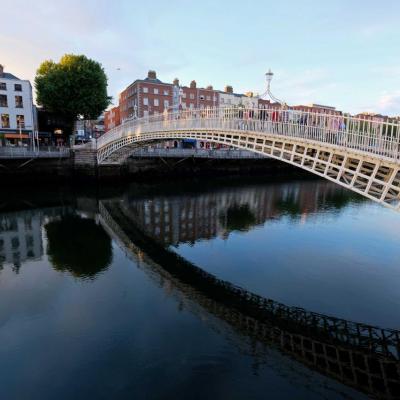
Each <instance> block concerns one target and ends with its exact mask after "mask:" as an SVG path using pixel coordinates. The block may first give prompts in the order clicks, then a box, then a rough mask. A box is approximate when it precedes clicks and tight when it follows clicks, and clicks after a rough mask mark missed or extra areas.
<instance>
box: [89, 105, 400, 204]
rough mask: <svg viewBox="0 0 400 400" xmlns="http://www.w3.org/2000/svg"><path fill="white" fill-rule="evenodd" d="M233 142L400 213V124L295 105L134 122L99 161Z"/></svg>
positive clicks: (102, 145) (105, 146)
mask: <svg viewBox="0 0 400 400" xmlns="http://www.w3.org/2000/svg"><path fill="white" fill-rule="evenodd" d="M174 139H196V140H201V141H208V142H213V143H218V144H225V145H229V146H232V147H235V148H238V149H242V150H248V151H252V152H254V153H257V154H261V155H263V156H267V157H271V158H274V159H276V160H280V161H283V162H285V163H288V164H291V165H294V166H296V167H299V168H301V169H304V170H306V171H309V172H311V173H313V174H315V175H318V176H321V177H323V178H325V179H328V180H330V181H332V182H335V183H337V184H339V185H341V186H344V187H346V188H348V189H350V190H353V191H354V192H357V193H359V194H361V195H363V196H365V197H367V198H369V199H372V200H374V201H377V202H379V203H381V204H384V205H386V206H389V207H391V208H395V209H397V210H400V126H399V125H398V124H389V123H377V122H375V121H365V120H360V119H356V118H351V117H344V116H333V115H325V114H324V115H322V114H314V113H307V112H294V111H290V110H281V111H276V110H275V111H267V110H254V109H241V110H238V109H219V108H216V109H211V110H187V111H179V112H177V113H171V114H166V115H157V116H153V117H147V118H142V119H138V120H132V121H128V122H126V123H124V124H123V125H120V126H118V127H117V128H115V129H114V130H112V131H110V132H108V133H106V134H105V135H104V136H103V137H101V138H100V139H99V141H98V142H97V147H96V149H97V160H98V164H99V165H102V164H107V163H110V162H112V163H121V162H123V161H124V160H125V159H126V158H127V157H128V156H129V154H130V152H132V151H134V149H135V148H136V147H138V146H141V145H143V144H145V143H149V142H151V141H155V140H156V141H160V140H174Z"/></svg>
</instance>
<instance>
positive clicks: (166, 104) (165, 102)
mask: <svg viewBox="0 0 400 400" xmlns="http://www.w3.org/2000/svg"><path fill="white" fill-rule="evenodd" d="M168 107H169V101H168V100H164V108H168Z"/></svg>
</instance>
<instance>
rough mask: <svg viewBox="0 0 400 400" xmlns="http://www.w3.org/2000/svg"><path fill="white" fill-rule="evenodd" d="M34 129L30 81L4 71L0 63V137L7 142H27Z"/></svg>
mask: <svg viewBox="0 0 400 400" xmlns="http://www.w3.org/2000/svg"><path fill="white" fill-rule="evenodd" d="M34 130H35V117H34V108H33V97H32V86H31V83H30V82H29V81H28V80H21V79H19V78H17V77H16V76H14V75H12V74H10V73H7V72H4V68H3V66H2V65H0V137H1V136H3V138H5V142H6V143H7V144H10V143H12V144H17V143H19V142H24V143H27V142H28V139H29V136H30V135H31V136H32V132H33V131H34ZM2 134H3V135H2ZM1 142H2V140H0V145H1Z"/></svg>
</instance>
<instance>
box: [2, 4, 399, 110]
mask: <svg viewBox="0 0 400 400" xmlns="http://www.w3.org/2000/svg"><path fill="white" fill-rule="evenodd" d="M3 3H4V4H3ZM0 9H2V10H5V9H6V10H7V15H8V16H9V17H8V18H6V19H2V21H1V29H0V63H2V64H4V65H5V67H6V70H7V71H9V72H12V73H15V74H16V75H18V76H20V77H21V78H25V79H30V80H32V81H33V78H34V75H35V71H36V69H37V67H38V65H39V64H40V62H41V61H42V60H44V59H53V60H58V59H59V58H60V57H61V56H62V54H64V53H75V54H80V53H83V54H86V55H87V56H89V57H91V58H94V59H96V60H98V61H100V62H101V63H102V64H103V66H104V68H105V70H106V73H107V75H108V77H109V92H110V95H112V96H113V97H114V98H117V94H118V92H119V91H120V90H121V89H123V88H124V87H125V86H126V85H128V84H129V83H130V82H132V81H133V80H134V79H136V78H142V77H145V76H146V74H147V70H148V69H155V70H156V71H157V74H158V77H159V78H160V79H161V80H164V81H172V80H173V78H175V77H178V78H179V79H180V81H181V83H184V84H188V83H189V82H190V81H191V80H192V79H195V80H196V81H197V82H198V84H199V85H201V86H206V85H208V84H212V85H213V86H214V88H218V89H223V87H224V86H225V85H226V84H231V85H232V86H233V87H234V90H235V91H237V92H246V91H249V90H252V91H254V92H259V93H263V91H264V89H265V79H264V73H265V72H266V71H267V69H268V68H271V69H272V70H273V72H274V73H275V76H274V80H273V84H272V85H273V92H274V94H275V95H276V96H277V97H279V98H281V99H283V100H285V101H287V102H288V103H289V104H307V103H310V102H315V103H322V104H327V105H333V106H336V107H338V108H339V109H342V110H345V111H350V112H354V113H355V112H359V111H366V110H367V111H376V112H382V113H388V114H391V115H400V1H397V0H382V1H380V2H377V1H370V0H363V1H362V0H359V1H358V0H347V1H342V0H335V1H331V2H322V1H307V0H302V1H294V0H286V1H285V2H277V1H269V0H264V1H261V0H259V1H252V0H247V1H236V0H230V1H225V0H219V1H216V0H214V1H208V0H202V1H190V0H186V1H183V0H168V1H161V0H152V1H128V0H126V1H125V0H115V1H109V0H108V1H105V0H93V1H92V0H80V1H79V0H57V1H54V0H35V1H33V0H32V1H29V0H13V1H9V0H0ZM118 68H119V69H118Z"/></svg>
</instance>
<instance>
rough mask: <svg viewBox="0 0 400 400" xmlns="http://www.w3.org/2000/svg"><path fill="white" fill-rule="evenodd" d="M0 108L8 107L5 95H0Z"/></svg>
mask: <svg viewBox="0 0 400 400" xmlns="http://www.w3.org/2000/svg"><path fill="white" fill-rule="evenodd" d="M0 107H8V104H7V96H6V95H5V94H0Z"/></svg>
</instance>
